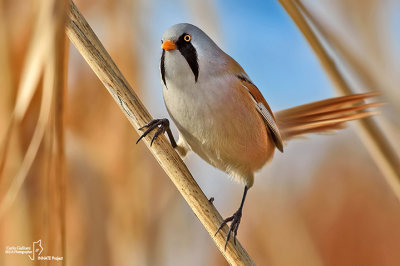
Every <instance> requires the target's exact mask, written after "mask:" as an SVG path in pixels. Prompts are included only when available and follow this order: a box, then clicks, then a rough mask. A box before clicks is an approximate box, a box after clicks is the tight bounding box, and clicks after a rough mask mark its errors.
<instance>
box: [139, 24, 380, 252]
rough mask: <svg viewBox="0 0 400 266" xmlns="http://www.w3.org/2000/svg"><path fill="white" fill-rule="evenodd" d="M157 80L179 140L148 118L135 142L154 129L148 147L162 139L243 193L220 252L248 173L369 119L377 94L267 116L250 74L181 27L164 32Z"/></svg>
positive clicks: (232, 231) (163, 122) (234, 225)
mask: <svg viewBox="0 0 400 266" xmlns="http://www.w3.org/2000/svg"><path fill="white" fill-rule="evenodd" d="M161 48H162V54H161V60H160V76H161V83H162V93H163V98H164V103H165V106H166V109H167V111H168V113H169V116H170V117H171V119H172V121H173V122H174V124H175V126H176V128H177V131H178V134H179V138H178V142H176V141H175V139H174V136H173V134H172V132H171V129H170V123H169V120H168V119H166V118H162V119H154V120H152V121H150V122H149V123H147V124H145V125H144V126H142V127H141V128H139V130H144V129H145V131H144V132H143V134H142V135H141V136H140V138H139V139H138V140H137V142H136V143H138V142H139V141H140V140H141V139H142V138H143V137H145V136H147V135H148V134H149V133H150V132H152V131H153V130H155V133H154V135H153V138H152V140H151V143H150V145H152V144H153V142H154V141H155V140H156V139H157V137H158V136H159V135H160V134H163V133H167V135H168V137H169V139H170V142H171V145H172V147H173V148H175V150H176V151H177V152H178V153H179V155H180V156H181V157H182V158H183V157H185V156H186V154H187V153H188V152H189V151H193V152H194V153H196V154H197V155H199V156H200V157H201V158H202V159H203V160H204V161H206V162H207V163H209V164H210V165H212V166H214V167H216V168H218V169H220V170H222V171H224V172H225V173H227V174H228V176H230V177H231V178H232V179H233V180H234V181H237V182H239V183H241V184H243V186H244V191H243V195H242V200H241V202H240V205H239V208H238V209H237V211H236V212H234V214H233V215H232V216H230V217H228V218H226V219H224V220H223V221H222V223H221V224H220V226H219V227H218V230H217V231H216V233H215V235H216V234H217V233H218V232H219V231H220V229H222V228H223V226H225V225H227V224H228V223H230V225H229V230H228V234H227V235H226V238H225V248H226V245H227V243H228V241H229V239H230V238H231V235H233V240H234V243H235V244H236V236H237V232H238V228H239V224H240V222H241V218H242V213H243V205H244V202H245V199H246V195H247V192H248V190H249V189H250V188H251V187H252V186H253V184H254V173H255V172H256V171H257V170H260V169H261V168H262V167H263V166H264V165H265V164H266V163H267V162H269V161H270V160H271V159H272V158H273V155H274V152H275V150H278V151H280V152H283V150H284V146H285V145H286V144H287V142H288V141H289V140H290V139H292V138H294V137H297V136H300V135H303V134H307V133H324V132H330V131H336V130H338V129H341V128H343V127H345V122H346V121H349V120H355V119H361V118H365V117H369V116H372V115H374V114H375V112H373V111H370V108H372V107H376V106H378V105H379V103H376V102H375V103H365V100H366V99H368V98H372V97H375V96H377V95H378V93H376V92H370V93H361V94H352V95H348V96H341V97H335V98H329V99H324V100H320V101H316V102H312V103H307V104H303V105H300V106H295V107H292V108H288V109H284V110H281V111H277V112H272V110H271V108H270V107H269V105H268V103H267V101H266V100H265V98H264V96H263V95H262V94H261V92H260V91H259V89H258V88H257V87H256V85H255V84H254V83H253V82H252V80H251V79H250V77H249V75H247V73H246V72H245V71H244V70H243V68H242V67H241V66H240V65H239V63H237V62H236V61H235V60H234V59H233V58H232V57H230V56H229V55H228V54H226V53H225V52H224V51H223V50H222V49H221V48H219V46H218V45H217V44H216V43H215V42H214V41H213V40H212V39H211V38H210V37H209V36H208V35H207V34H206V33H205V32H204V31H202V30H201V29H200V28H198V27H196V26H194V25H192V24H188V23H180V24H176V25H173V26H171V27H170V28H168V29H167V30H166V31H165V32H164V34H163V36H162V39H161Z"/></svg>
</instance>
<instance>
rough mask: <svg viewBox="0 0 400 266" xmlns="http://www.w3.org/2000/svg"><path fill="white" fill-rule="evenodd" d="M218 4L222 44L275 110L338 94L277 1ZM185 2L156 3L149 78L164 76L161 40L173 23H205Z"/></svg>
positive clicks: (216, 3) (221, 1) (176, 0)
mask: <svg viewBox="0 0 400 266" xmlns="http://www.w3.org/2000/svg"><path fill="white" fill-rule="evenodd" d="M213 3H215V4H214V5H215V7H216V15H217V16H218V19H219V23H220V25H219V26H218V28H219V29H220V30H221V34H222V38H221V39H222V42H221V43H218V42H217V43H218V45H219V46H220V47H221V48H222V49H223V50H224V51H225V52H226V53H228V54H229V55H231V56H232V57H233V58H234V59H235V60H236V61H238V62H239V63H240V64H241V65H242V67H243V68H244V69H245V71H246V72H247V74H248V75H249V76H250V77H251V79H252V80H253V82H254V83H255V84H256V85H257V86H258V88H259V89H260V90H261V92H262V93H263V95H264V97H265V98H266V100H267V102H268V103H269V104H270V106H271V108H272V109H273V110H279V109H283V108H287V107H291V106H294V105H298V104H302V103H306V102H310V101H314V100H319V99H323V98H327V97H331V96H334V91H333V90H332V86H331V84H330V82H329V80H328V79H327V77H326V75H325V73H324V72H323V70H322V68H321V67H320V65H319V62H318V59H317V58H316V56H315V55H314V54H313V52H312V50H311V49H310V48H309V46H308V44H307V42H306V41H305V39H304V38H303V36H302V35H301V33H300V32H299V31H298V30H297V28H296V26H295V25H294V23H293V22H292V20H291V19H290V17H289V16H288V15H287V14H286V13H285V11H284V10H283V8H282V7H281V6H280V4H279V3H278V1H276V0H269V1H261V0H260V1H239V0H238V1H228V0H219V1H215V2H213ZM186 7H187V5H185V4H184V1H179V0H168V1H161V0H160V1H159V2H158V3H157V4H155V10H154V14H153V16H152V17H153V19H152V23H151V29H152V30H151V32H152V36H151V37H150V38H151V42H152V43H155V46H152V47H151V49H155V51H157V52H152V56H153V57H152V60H151V63H150V64H149V67H153V69H152V70H151V71H150V73H148V75H150V76H149V78H151V77H154V75H157V78H159V73H158V62H159V56H160V54H161V51H160V48H159V45H160V39H161V36H162V34H163V32H164V31H165V30H166V29H167V28H168V27H170V26H172V25H173V24H176V23H180V22H189V23H193V24H196V25H198V26H199V27H200V28H201V25H199V24H201V23H202V21H194V19H193V17H192V16H191V13H190V11H189V10H188V9H187V8H186ZM142 19H146V17H144V18H142ZM147 19H148V17H147ZM155 66H157V68H155ZM157 82H158V83H157V85H152V87H153V86H158V87H159V94H160V97H161V85H160V83H159V81H158V80H157ZM152 94H153V93H152ZM153 96H154V94H153ZM157 98H158V99H160V98H159V97H157Z"/></svg>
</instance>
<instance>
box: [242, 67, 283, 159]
mask: <svg viewBox="0 0 400 266" xmlns="http://www.w3.org/2000/svg"><path fill="white" fill-rule="evenodd" d="M237 78H238V79H239V80H240V82H241V83H242V86H243V87H244V88H246V89H247V91H248V92H249V94H250V96H251V98H252V99H253V101H254V104H255V107H256V109H257V111H258V112H259V113H260V114H261V116H262V118H263V120H264V123H265V125H266V126H267V129H268V131H269V132H270V135H271V138H272V140H273V141H274V143H275V146H276V147H277V148H278V150H280V151H281V152H283V140H282V137H281V134H280V132H279V128H278V126H277V124H276V120H275V117H274V114H273V113H272V111H271V108H270V107H269V105H268V103H267V101H266V100H265V99H264V97H263V96H262V94H261V92H260V91H259V90H258V88H257V87H256V86H255V85H254V84H253V82H251V81H250V79H249V78H248V77H247V75H245V74H240V75H237Z"/></svg>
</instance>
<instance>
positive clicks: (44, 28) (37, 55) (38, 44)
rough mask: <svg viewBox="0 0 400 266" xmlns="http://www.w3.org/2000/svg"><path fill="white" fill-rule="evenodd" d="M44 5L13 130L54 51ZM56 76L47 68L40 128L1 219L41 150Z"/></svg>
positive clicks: (0, 211)
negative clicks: (53, 78)
mask: <svg viewBox="0 0 400 266" xmlns="http://www.w3.org/2000/svg"><path fill="white" fill-rule="evenodd" d="M43 5H44V6H45V7H46V8H42V9H41V11H42V12H45V14H40V18H39V21H38V24H37V25H36V30H35V34H34V37H33V40H32V43H31V47H30V50H29V53H28V58H27V63H26V64H25V68H24V71H23V75H22V79H21V80H22V81H21V84H20V87H19V90H18V96H17V103H16V106H15V109H14V116H13V118H14V119H15V121H12V122H11V124H10V126H11V127H12V126H13V125H15V124H17V123H19V122H20V121H21V119H22V118H23V116H24V115H25V112H26V110H27V109H28V106H29V104H30V101H31V99H32V97H33V94H34V92H35V90H36V88H37V84H38V82H39V79H40V76H41V72H42V70H43V66H44V64H45V62H46V60H48V57H49V55H48V51H49V48H51V46H50V44H51V40H52V37H53V35H54V25H53V24H51V23H49V21H47V20H46V18H48V17H51V16H49V15H48V14H47V12H49V13H51V4H49V3H43ZM41 36H43V38H41ZM53 76H54V69H53V68H52V67H49V66H47V67H46V68H45V74H44V86H43V95H42V101H41V107H40V114H39V119H38V122H37V126H36V128H35V131H34V133H33V137H32V140H31V142H30V144H29V147H28V150H27V152H26V154H25V156H24V158H23V162H22V165H21V166H20V168H19V170H18V173H17V174H16V176H15V177H14V178H13V180H12V183H11V185H10V188H9V189H8V190H7V191H6V194H5V196H4V197H3V198H2V201H1V203H0V217H1V216H2V215H4V212H5V211H6V210H7V209H8V207H9V206H10V205H11V203H12V202H13V201H14V200H15V198H16V196H17V194H18V192H19V191H20V189H21V187H22V184H23V183H24V180H25V178H26V176H27V174H28V171H29V169H30V168H31V166H32V164H33V161H34V159H35V157H36V154H37V152H38V150H39V147H40V144H41V142H42V139H43V136H44V133H45V129H46V126H47V123H48V121H49V116H50V109H51V102H52V93H53V84H52V77H53ZM6 146H7V145H5V147H6Z"/></svg>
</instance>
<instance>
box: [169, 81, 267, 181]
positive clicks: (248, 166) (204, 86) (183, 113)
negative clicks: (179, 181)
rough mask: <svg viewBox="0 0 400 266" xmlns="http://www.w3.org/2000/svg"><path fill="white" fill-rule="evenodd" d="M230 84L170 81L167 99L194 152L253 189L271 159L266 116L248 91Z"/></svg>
mask: <svg viewBox="0 0 400 266" xmlns="http://www.w3.org/2000/svg"><path fill="white" fill-rule="evenodd" d="M230 79H231V77H222V78H218V79H217V78H214V79H213V80H212V82H210V81H204V80H201V81H199V82H198V83H191V84H192V85H191V86H186V87H184V88H181V85H182V84H179V85H180V86H179V87H177V86H175V84H172V83H171V82H169V83H167V87H168V88H165V87H163V95H164V100H165V104H166V106H167V110H168V112H169V114H170V116H171V118H172V119H173V121H174V123H175V125H176V127H177V128H178V130H179V133H180V135H181V136H182V137H183V138H184V140H185V142H186V143H187V145H188V146H189V147H190V149H191V150H193V151H194V152H195V153H197V154H198V155H199V156H200V157H201V158H203V159H204V160H205V161H207V162H208V163H210V164H211V165H213V166H215V167H217V168H219V169H221V170H223V171H225V172H227V173H228V174H230V175H231V176H233V177H236V178H239V180H241V181H242V182H245V183H248V185H251V184H252V182H253V181H252V178H253V172H254V171H255V170H258V169H259V168H261V167H262V165H264V164H265V162H266V161H267V160H268V158H269V157H271V156H272V153H273V146H271V142H270V141H269V139H268V136H267V131H266V128H265V126H264V123H263V121H262V119H261V117H260V116H259V114H258V113H257V111H256V109H255V108H254V106H253V105H252V102H251V101H248V100H246V99H245V97H248V95H247V92H245V93H244V92H243V91H242V90H236V89H233V88H232V87H230V86H227V84H229V83H231V82H233V81H232V80H230ZM200 84H201V85H200ZM249 179H251V180H249ZM250 181H251V182H250Z"/></svg>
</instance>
